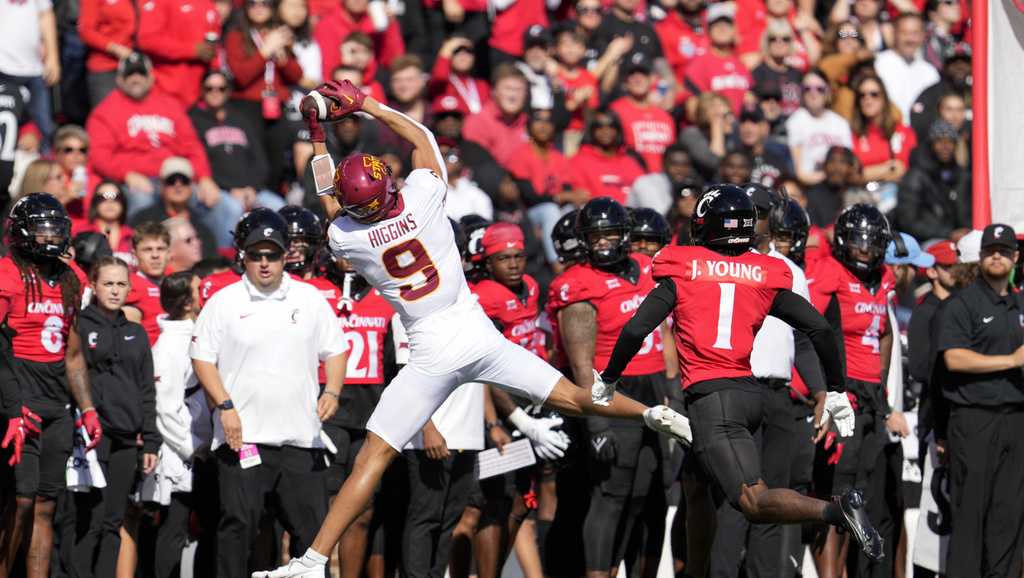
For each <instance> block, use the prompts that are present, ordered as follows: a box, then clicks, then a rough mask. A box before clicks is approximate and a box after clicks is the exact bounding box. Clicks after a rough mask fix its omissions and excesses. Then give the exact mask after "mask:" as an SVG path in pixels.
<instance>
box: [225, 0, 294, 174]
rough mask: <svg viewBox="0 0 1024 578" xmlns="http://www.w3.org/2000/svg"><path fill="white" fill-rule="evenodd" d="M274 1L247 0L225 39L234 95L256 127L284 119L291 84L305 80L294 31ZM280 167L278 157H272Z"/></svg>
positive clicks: (270, 124)
mask: <svg viewBox="0 0 1024 578" xmlns="http://www.w3.org/2000/svg"><path fill="white" fill-rule="evenodd" d="M276 12H277V2H276V1H275V0H246V2H245V11H244V12H243V16H242V18H240V19H239V25H238V26H237V27H236V28H235V29H233V30H231V31H230V32H228V33H227V36H226V37H225V39H224V46H225V50H226V51H227V61H228V68H230V69H231V73H232V74H233V75H234V77H235V90H234V97H235V100H236V102H237V103H238V104H239V105H240V106H239V108H240V109H241V110H242V111H244V113H245V114H246V116H247V117H249V119H250V120H251V121H252V123H253V126H255V127H258V128H263V129H268V133H269V128H270V127H271V126H273V125H275V124H276V123H277V121H278V120H279V119H281V118H282V114H283V112H284V111H283V106H284V104H285V103H287V102H288V98H289V96H290V92H289V89H288V87H289V86H292V85H295V84H298V83H299V81H300V80H302V67H301V66H300V65H299V61H298V60H297V59H296V58H295V54H294V53H293V52H292V48H291V47H292V44H293V43H294V41H295V34H294V32H292V29H291V28H289V27H288V26H286V25H284V24H281V23H280V22H279V21H278V19H277V16H276ZM270 160H271V163H272V165H273V166H274V167H276V166H277V164H278V163H277V161H278V160H279V159H278V158H277V157H275V156H272V157H271V159H270Z"/></svg>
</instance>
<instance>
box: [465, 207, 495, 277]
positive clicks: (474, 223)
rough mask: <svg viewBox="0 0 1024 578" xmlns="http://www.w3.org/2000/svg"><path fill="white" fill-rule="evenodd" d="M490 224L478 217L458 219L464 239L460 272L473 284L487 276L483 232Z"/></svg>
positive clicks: (470, 216) (466, 216) (471, 216)
mask: <svg viewBox="0 0 1024 578" xmlns="http://www.w3.org/2000/svg"><path fill="white" fill-rule="evenodd" d="M490 224H491V222H490V221H488V220H487V219H485V218H483V217H481V216H480V215H475V214H474V215H465V216H464V217H462V218H461V219H459V226H460V227H461V228H462V234H463V235H465V237H466V245H465V251H464V252H463V253H462V270H463V272H464V273H465V274H466V279H467V280H468V281H470V282H471V283H475V282H477V281H479V280H480V279H482V278H483V277H485V276H486V275H487V271H486V269H485V268H484V245H483V239H484V231H485V230H487V227H488V226H490Z"/></svg>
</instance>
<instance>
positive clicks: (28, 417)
mask: <svg viewBox="0 0 1024 578" xmlns="http://www.w3.org/2000/svg"><path fill="white" fill-rule="evenodd" d="M21 419H23V420H24V421H25V424H24V426H25V430H26V432H27V433H28V434H29V435H39V434H40V433H42V429H40V428H42V426H43V418H41V417H39V416H38V415H36V414H35V413H33V412H32V410H30V409H29V408H28V407H26V406H24V405H23V406H21Z"/></svg>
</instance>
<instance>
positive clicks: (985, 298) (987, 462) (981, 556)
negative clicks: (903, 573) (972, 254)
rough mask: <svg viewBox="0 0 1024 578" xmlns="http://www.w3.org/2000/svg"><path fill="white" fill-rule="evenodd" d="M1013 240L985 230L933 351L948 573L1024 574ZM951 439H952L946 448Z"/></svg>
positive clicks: (1022, 409)
mask: <svg viewBox="0 0 1024 578" xmlns="http://www.w3.org/2000/svg"><path fill="white" fill-rule="evenodd" d="M1016 261H1017V237H1016V235H1015V234H1014V231H1013V229H1012V228H1010V227H1009V226H1007V225H1000V224H993V225H989V226H988V227H985V230H984V232H983V233H982V235H981V261H980V263H979V275H978V278H977V280H976V281H975V282H974V283H973V284H971V285H969V286H967V287H965V288H964V289H962V290H960V291H959V292H958V293H957V294H956V295H954V296H952V297H950V298H949V302H948V303H946V304H945V307H944V308H943V310H942V323H941V325H940V327H941V329H940V330H939V336H938V347H937V349H938V351H940V352H941V353H942V357H941V361H942V362H944V363H945V367H946V369H947V370H948V372H947V374H946V378H945V379H944V380H943V382H942V383H941V384H937V385H940V386H941V387H942V395H943V397H944V398H945V400H946V402H947V403H948V405H949V406H950V409H949V418H948V425H947V422H946V420H945V419H941V418H939V417H936V420H935V422H936V424H935V437H936V440H938V444H939V446H940V448H941V450H943V451H944V453H946V454H947V457H946V459H947V460H948V461H949V472H950V494H951V496H950V497H951V498H952V499H951V501H950V503H951V505H952V516H951V520H952V527H953V533H952V534H951V535H950V538H949V554H948V555H947V558H946V575H947V576H950V577H951V578H953V577H957V576H1016V575H1018V574H1019V573H1020V560H1021V549H1020V545H1021V530H1022V527H1024V503H1022V502H1021V500H1020V497H1019V490H1020V488H1021V486H1024V374H1022V373H1021V367H1022V366H1024V297H1022V296H1021V294H1020V293H1017V292H1015V291H1014V290H1013V289H1012V288H1011V287H1010V273H1011V272H1012V271H1013V264H1014V263H1015V262H1016ZM947 440H948V441H947Z"/></svg>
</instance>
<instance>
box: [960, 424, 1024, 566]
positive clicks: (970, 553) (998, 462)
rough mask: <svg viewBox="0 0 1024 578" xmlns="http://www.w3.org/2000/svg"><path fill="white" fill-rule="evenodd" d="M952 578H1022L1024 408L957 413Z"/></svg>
mask: <svg viewBox="0 0 1024 578" xmlns="http://www.w3.org/2000/svg"><path fill="white" fill-rule="evenodd" d="M948 435H949V451H950V452H951V456H950V466H949V472H950V494H951V496H950V497H951V500H950V501H951V507H952V522H953V524H952V525H953V532H952V534H951V535H950V539H949V553H948V556H947V558H946V576H947V577H948V578H969V577H979V576H980V577H985V578H990V577H997V576H1006V577H1008V576H1014V577H1017V576H1020V567H1021V528H1022V520H1024V500H1022V499H1021V488H1024V408H1021V407H1019V406H1018V407H1003V408H984V407H961V406H956V407H954V408H953V410H952V412H951V414H950V418H949V432H948Z"/></svg>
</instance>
